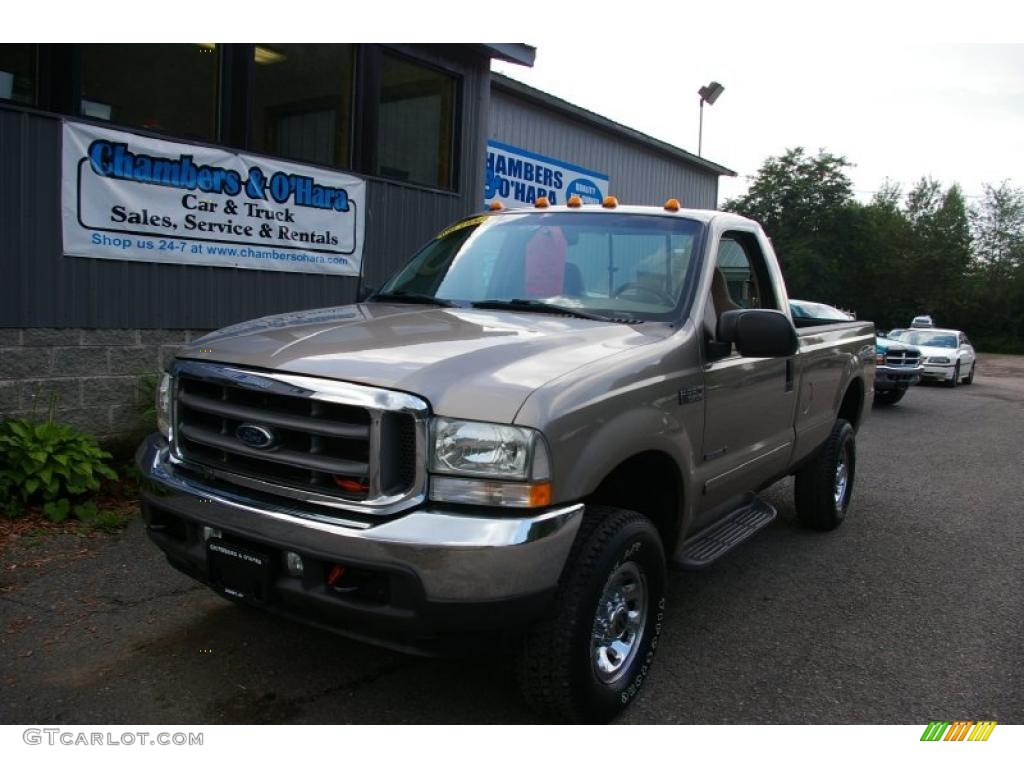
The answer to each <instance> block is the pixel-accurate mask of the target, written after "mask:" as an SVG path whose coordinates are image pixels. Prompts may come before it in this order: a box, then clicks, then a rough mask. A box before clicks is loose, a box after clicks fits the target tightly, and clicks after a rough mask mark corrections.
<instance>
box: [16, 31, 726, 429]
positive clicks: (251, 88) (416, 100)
mask: <svg viewBox="0 0 1024 768" xmlns="http://www.w3.org/2000/svg"><path fill="white" fill-rule="evenodd" d="M533 59H534V49H533V48H531V47H529V46H526V45H520V44H477V45H370V44H269V43H268V44H244V45H243V44H215V43H201V44H141V45H124V44H82V45H70V44H55V45H29V44H0V418H3V417H8V416H12V415H28V414H33V413H34V414H35V415H36V416H43V415H45V414H46V412H47V409H48V408H49V407H50V405H51V404H52V406H53V408H54V409H55V411H56V414H57V418H59V419H62V420H65V421H68V422H70V423H72V424H74V425H76V426H78V427H80V428H83V429H86V430H88V431H90V432H92V433H94V434H96V435H99V436H101V437H115V436H118V435H128V434H130V433H132V432H137V431H138V430H139V429H140V428H141V427H143V426H144V422H143V418H144V417H143V415H142V413H143V411H144V409H145V407H146V402H145V401H146V395H145V389H146V387H145V385H144V382H145V381H146V379H147V378H148V377H151V376H152V375H153V374H154V373H156V372H157V371H158V370H160V368H161V367H162V365H163V364H164V362H166V360H167V359H168V358H169V357H170V356H171V355H173V354H174V351H175V350H176V349H178V348H179V347H180V346H181V345H182V344H184V343H187V342H188V341H190V340H192V339H194V338H197V337H198V336H199V335H200V334H201V333H203V332H205V331H206V330H209V329H213V328H219V327H223V326H225V325H229V324H232V323H236V322H239V321H242V320H246V319H250V318H254V317H259V316H264V315H269V314H275V313H282V312H291V311H297V310H303V309H311V308H318V307H329V306H336V305H339V304H345V303H349V302H352V301H353V300H354V299H355V298H356V295H357V291H358V289H359V284H360V281H362V283H363V284H366V285H379V284H380V283H381V282H382V281H383V280H384V279H385V278H386V277H387V276H388V275H389V274H391V273H392V272H393V271H394V270H395V269H396V268H397V267H399V266H400V265H401V264H402V263H404V261H405V260H407V259H408V258H409V257H410V256H411V255H412V254H413V252H415V250H416V249H417V248H418V247H419V246H420V245H422V244H423V243H424V242H425V241H427V240H428V239H429V238H430V237H431V236H432V235H434V234H435V233H437V232H438V231H439V230H441V229H443V228H444V227H445V226H446V225H448V224H450V223H451V222H452V221H454V220H456V219H458V218H460V217H463V216H466V215H470V214H472V213H474V212H479V211H482V210H484V209H485V207H486V206H487V205H489V204H491V203H492V202H494V201H496V200H497V201H501V202H502V203H503V204H504V205H506V206H518V205H530V204H532V203H533V202H534V200H535V199H536V198H537V197H538V196H545V197H548V198H549V199H551V200H552V201H553V202H555V203H563V202H565V201H566V200H567V199H568V196H569V195H572V194H576V195H579V196H580V197H581V198H582V199H583V200H584V202H585V203H587V202H593V203H597V202H599V201H600V199H601V197H602V196H603V195H605V194H612V195H616V196H617V197H619V198H620V199H621V200H622V201H623V202H628V203H639V204H660V203H662V202H664V201H665V200H666V199H667V198H669V197H676V198H679V199H680V200H681V201H682V203H683V205H684V206H687V207H694V208H714V207H715V206H716V202H717V198H718V179H719V177H720V176H722V175H734V174H733V173H732V171H730V170H728V169H727V168H724V167H722V166H720V165H717V164H715V163H712V162H709V161H707V160H704V159H701V158H699V157H697V156H695V155H693V154H690V153H688V152H686V151H684V150H682V149H679V148H677V147H674V146H672V145H669V144H666V143H664V142H661V141H659V140H657V139H654V138H652V137H650V136H647V135H645V134H642V133H640V132H639V131H636V130H633V129H631V128H628V127H626V126H624V125H621V124H619V123H615V122H613V121H611V120H608V119H606V118H604V117H601V116H600V115H597V114H594V113H593V112H589V111H587V110H585V109H582V108H580V107H577V106H574V105H572V104H570V103H568V102H566V101H563V100H562V99H559V98H557V97H556V96H553V95H550V94H547V93H544V92H542V91H539V90H536V89H534V88H531V87H529V86H526V85H524V84H522V83H519V82H517V81H515V80H512V79H510V78H507V77H504V76H501V75H498V74H496V73H493V72H492V71H491V62H492V61H493V60H500V61H506V62H512V63H515V64H521V65H527V66H529V65H531V64H532V63H533ZM672 103H677V102H675V101H673V102H672Z"/></svg>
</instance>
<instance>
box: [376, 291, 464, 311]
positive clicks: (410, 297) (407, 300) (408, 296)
mask: <svg viewBox="0 0 1024 768" xmlns="http://www.w3.org/2000/svg"><path fill="white" fill-rule="evenodd" d="M370 299H371V300H373V301H394V302H398V303H399V304H436V305H437V306H439V307H457V306H459V305H458V304H456V303H455V302H454V301H449V300H448V299H442V298H439V297H437V296H429V295H427V294H425V293H413V292H411V291H391V292H390V293H375V294H373V296H371V297H370Z"/></svg>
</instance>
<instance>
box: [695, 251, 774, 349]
mask: <svg viewBox="0 0 1024 768" xmlns="http://www.w3.org/2000/svg"><path fill="white" fill-rule="evenodd" d="M706 306H707V307H708V309H707V310H706V312H705V324H706V325H708V326H709V327H708V330H709V332H710V334H711V336H712V337H714V334H715V332H716V330H717V327H718V318H719V317H721V315H722V313H723V312H727V311H729V310H733V309H778V301H777V300H776V298H775V292H774V290H773V289H772V285H771V281H770V279H769V277H768V267H767V265H766V264H765V260H764V254H763V253H762V251H761V247H760V245H758V242H757V238H756V237H754V236H753V235H752V234H750V233H749V232H726V233H725V234H724V235H722V239H721V241H720V242H719V245H718V254H717V256H716V258H715V273H714V274H713V275H712V280H711V295H710V297H709V301H708V302H707V305H706Z"/></svg>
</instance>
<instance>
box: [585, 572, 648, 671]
mask: <svg viewBox="0 0 1024 768" xmlns="http://www.w3.org/2000/svg"><path fill="white" fill-rule="evenodd" d="M646 624H647V581H646V579H645V578H644V574H643V571H641V570H640V568H639V566H637V564H636V563H634V562H625V563H622V564H621V565H620V566H619V567H618V568H616V569H615V571H614V572H613V573H612V575H611V576H609V577H608V581H607V582H605V585H604V591H603V592H602V593H601V597H600V598H599V599H598V601H597V614H596V615H595V616H594V627H593V630H592V632H591V641H590V658H591V661H592V664H593V667H594V674H596V675H597V679H598V680H600V681H601V682H602V683H605V684H610V683H614V682H615V681H616V680H618V679H619V678H621V677H622V676H623V675H624V674H625V673H626V670H628V669H629V666H630V664H631V663H632V661H633V659H634V658H635V657H636V654H637V652H638V651H639V648H640V643H641V641H642V640H643V636H644V627H645V626H646Z"/></svg>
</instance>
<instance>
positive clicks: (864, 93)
mask: <svg viewBox="0 0 1024 768" xmlns="http://www.w3.org/2000/svg"><path fill="white" fill-rule="evenodd" d="M1018 31H1019V30H1018ZM530 42H531V43H532V44H535V45H536V46H537V61H536V64H535V65H534V67H533V68H532V69H531V68H526V67H520V66H515V65H511V64H505V63H503V62H495V65H494V69H496V70H497V71H499V72H502V73H503V74H506V75H508V76H510V77H513V78H515V79H517V80H521V81H523V82H525V83H527V84H529V85H532V86H534V87H536V88H540V89H541V90H544V91H547V92H548V93H551V94H554V95H555V96H559V97H560V98H563V99H566V100H567V101H570V102H572V103H574V104H577V105H579V106H581V107H585V108H587V109H590V110H592V111H594V112H597V113H599V114H601V115H604V116H606V117H609V118H611V119H612V120H615V121H617V122H620V123H623V124H625V125H628V126H630V127H631V128H636V129H638V130H640V131H643V132H644V133H648V134H650V135H651V136H654V137H656V138H659V139H662V140H664V141H667V142H669V143H671V144H674V145H676V146H678V147H681V148H683V149H685V150H688V151H690V152H694V153H696V151H697V131H698V119H699V110H698V105H699V97H698V96H697V89H698V88H699V87H700V86H701V85H703V84H706V83H708V82H709V81H711V80H717V81H719V82H720V83H722V85H724V86H725V92H724V93H723V94H722V96H721V98H720V99H719V100H718V101H717V103H715V104H714V105H713V106H705V108H704V146H703V156H704V157H706V158H707V159H709V160H713V161H714V162H717V163H720V164H721V165H724V166H726V167H727V168H731V169H732V170H734V171H736V173H737V174H739V176H738V178H736V179H730V178H723V179H722V181H721V184H720V195H719V197H720V200H725V199H727V198H729V197H733V196H736V195H739V194H742V193H743V192H744V191H745V189H746V186H747V183H748V180H747V178H746V177H748V176H750V175H752V174H754V173H756V171H757V170H758V168H759V167H760V166H761V164H762V163H763V162H764V160H765V158H767V157H769V156H771V155H778V154H780V153H782V152H783V151H784V150H785V149H786V148H787V147H795V146H803V147H806V148H807V149H808V150H810V151H812V152H814V151H817V149H818V148H820V147H823V148H825V149H827V150H829V151H830V152H832V153H834V154H839V155H845V156H846V157H847V158H848V159H849V160H850V161H851V162H853V163H855V164H856V167H855V168H852V169H851V170H850V176H851V178H852V179H853V182H854V187H855V189H856V191H857V196H858V197H859V198H861V199H864V200H867V199H868V198H869V197H870V195H871V193H872V192H873V191H874V190H876V189H878V187H879V185H880V184H881V183H882V181H883V180H884V179H885V178H886V177H889V178H891V179H893V180H895V181H898V182H900V183H901V184H902V185H903V187H904V189H907V188H908V187H909V186H910V185H911V184H913V183H914V182H915V181H916V180H917V179H919V178H920V177H921V176H923V175H931V176H932V177H934V178H935V179H937V180H939V181H940V182H942V183H943V184H944V185H946V184H950V183H953V182H959V183H960V185H961V186H962V187H963V189H964V192H965V194H967V195H968V196H977V195H980V193H981V187H982V184H983V183H985V182H987V183H991V184H996V183H998V182H999V181H1001V180H1002V179H1010V180H1011V182H1012V183H1014V184H1015V185H1017V186H1024V45H970V46H968V45H927V46H925V45H914V46H905V45H901V44H899V43H897V42H895V41H894V42H890V43H886V42H884V41H883V42H881V43H874V44H870V45H868V44H864V43H862V42H859V43H857V44H854V43H852V42H841V43H839V44H836V43H835V42H833V43H832V44H830V45H829V46H828V47H822V46H818V47H815V46H813V45H808V44H805V43H800V42H795V41H794V42H786V43H781V44H780V43H773V44H768V43H766V42H764V41H761V42H750V41H748V42H745V43H742V44H729V43H727V42H723V41H721V40H715V41H711V40H706V39H702V38H701V37H700V36H688V37H686V38H683V39H682V40H681V44H680V45H678V46H665V45H649V44H648V43H647V41H645V40H644V39H643V37H642V36H638V37H633V38H632V39H631V40H625V41H622V40H620V41H618V42H617V43H616V45H615V47H614V50H615V56H614V60H615V62H616V63H615V65H613V66H602V67H584V66H581V60H585V56H583V57H581V50H580V47H579V45H577V44H574V43H573V41H572V40H570V39H566V38H562V39H558V38H555V39H551V40H550V41H548V42H544V41H543V40H533V41H530ZM624 63H628V65H626V64H624ZM535 149H539V148H535ZM594 170H598V171H600V170H602V169H600V168H595V169H594ZM612 183H613V185H614V179H613V180H612Z"/></svg>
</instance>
